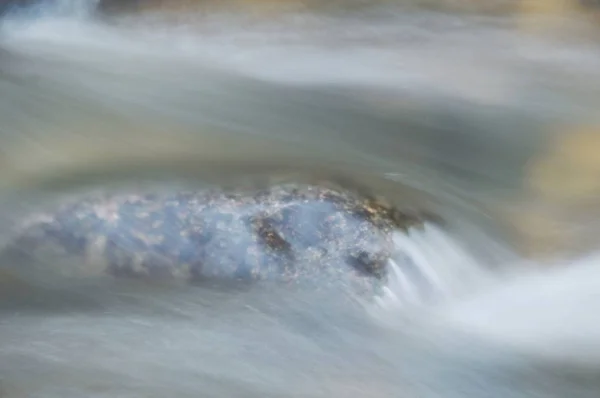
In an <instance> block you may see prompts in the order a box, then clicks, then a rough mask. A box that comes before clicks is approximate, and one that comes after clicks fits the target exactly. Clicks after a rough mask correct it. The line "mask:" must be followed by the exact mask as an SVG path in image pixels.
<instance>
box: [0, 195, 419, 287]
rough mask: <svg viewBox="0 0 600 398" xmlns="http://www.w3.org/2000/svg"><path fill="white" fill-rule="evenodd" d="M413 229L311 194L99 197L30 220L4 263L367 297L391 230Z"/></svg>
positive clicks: (345, 199)
mask: <svg viewBox="0 0 600 398" xmlns="http://www.w3.org/2000/svg"><path fill="white" fill-rule="evenodd" d="M421 222H422V221H421V220H420V219H419V217H417V216H412V215H409V214H405V213H400V212H398V211H397V210H394V209H393V208H391V207H386V206H383V205H381V204H379V203H376V202H375V201H374V200H372V199H369V198H362V197H359V196H357V195H355V194H354V193H351V192H347V191H344V190H341V189H332V188H325V187H320V186H311V185H280V186H275V187H271V188H268V189H263V190H259V191H254V192H225V191H210V190H207V191H199V192H176V193H171V194H130V195H127V194H115V195H103V196H97V197H87V198H85V199H80V200H79V201H76V202H73V203H69V204H65V205H63V206H62V207H61V208H59V209H58V210H57V211H54V212H49V213H47V214H42V215H39V216H37V217H35V219H32V220H31V221H29V222H28V223H26V225H23V226H22V227H21V228H20V229H19V230H18V231H17V234H16V236H15V238H14V239H13V240H12V241H11V242H10V243H9V245H8V246H7V247H6V249H5V250H4V252H3V255H4V256H3V258H4V261H5V262H6V261H10V263H11V266H12V267H17V269H18V268H20V267H27V266H28V264H36V266H37V267H40V266H41V267H46V268H48V267H53V266H56V267H59V268H61V269H60V271H61V272H62V273H64V272H65V270H66V272H67V273H71V272H73V273H76V272H77V273H82V272H83V274H90V275H92V274H107V275H111V276H114V277H118V278H121V277H126V278H142V279H145V278H149V279H184V280H189V281H207V280H208V281H218V280H221V281H261V280H271V281H280V282H286V283H304V284H308V285H313V286H317V287H323V286H328V285H332V284H337V285H341V286H348V285H351V286H354V287H357V288H359V289H361V290H363V291H364V290H365V289H367V290H370V291H372V289H373V288H374V287H377V286H381V285H382V284H383V283H385V280H386V278H387V264H388V261H389V259H390V256H391V254H392V251H393V250H392V246H393V244H392V239H391V234H392V231H393V230H395V229H397V228H409V227H411V226H414V225H418V224H420V223H421ZM65 258H70V259H76V261H75V263H74V264H68V263H67V262H65V261H63V259H65Z"/></svg>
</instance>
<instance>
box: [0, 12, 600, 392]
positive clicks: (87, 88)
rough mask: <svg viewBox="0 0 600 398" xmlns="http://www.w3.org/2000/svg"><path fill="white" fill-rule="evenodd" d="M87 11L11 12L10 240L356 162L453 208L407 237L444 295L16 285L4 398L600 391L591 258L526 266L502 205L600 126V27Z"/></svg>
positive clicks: (2, 71)
mask: <svg viewBox="0 0 600 398" xmlns="http://www.w3.org/2000/svg"><path fill="white" fill-rule="evenodd" d="M65 4H66V5H68V4H67V3H64V4H63V5H65ZM63 10H64V9H63ZM66 10H67V11H69V10H71V11H73V9H70V8H68V7H67V8H66ZM82 10H83V11H82ZM75 11H77V12H66V13H65V12H62V13H60V15H56V14H53V13H51V12H49V11H48V10H46V11H45V12H44V13H38V14H34V15H35V17H34V18H32V19H31V18H17V17H12V18H9V19H8V20H7V21H5V23H4V25H3V31H2V34H3V36H2V37H1V39H0V48H1V49H2V50H1V52H0V184H1V192H0V193H1V199H2V202H1V207H0V216H1V217H2V218H3V221H5V222H3V227H2V233H3V237H5V236H7V233H8V232H9V230H10V227H11V226H12V223H13V222H16V221H18V220H19V219H20V217H21V216H23V215H26V214H28V212H30V211H35V210H36V209H39V208H40V206H43V205H44V204H46V203H49V202H51V201H54V200H56V199H57V198H61V197H62V195H70V194H72V193H77V192H80V191H84V190H86V189H96V190H97V189H109V188H112V187H117V186H118V187H120V188H122V187H123V186H125V187H129V188H131V189H135V188H138V187H144V186H147V185H148V184H150V185H152V184H158V185H161V186H165V185H167V186H180V185H182V184H183V185H188V186H189V185H191V184H205V183H218V184H225V185H236V186H237V185H240V184H248V185H253V184H255V183H256V184H260V183H265V181H273V180H274V179H276V178H277V176H282V175H283V176H286V177H287V178H290V176H295V178H305V177H306V176H307V175H313V176H314V175H316V176H318V177H319V178H332V177H336V178H337V177H340V176H341V177H343V178H344V179H346V180H350V181H352V182H353V183H355V184H359V185H362V186H365V187H368V188H369V189H371V190H373V191H375V192H377V193H378V194H380V195H383V196H385V197H386V198H388V199H389V200H390V201H392V202H394V203H396V204H398V205H401V206H415V205H418V206H420V207H425V208H427V209H429V210H433V211H435V212H437V213H439V214H441V215H442V216H443V217H444V218H446V219H447V220H448V228H447V229H444V230H438V229H435V228H428V229H426V230H425V231H423V232H421V233H416V232H415V233H412V234H411V235H410V236H400V237H399V238H398V239H397V242H396V243H397V245H398V247H399V248H401V249H402V250H404V252H406V253H409V255H410V256H412V258H413V259H415V261H417V263H418V264H419V266H420V267H421V268H422V270H423V273H424V274H427V272H429V271H430V272H431V273H429V274H427V275H430V282H431V283H432V285H434V286H435V287H436V293H437V294H438V301H437V305H434V306H427V305H424V303H420V302H419V301H418V300H416V301H417V302H416V303H414V302H413V305H410V302H409V301H406V300H403V299H404V298H405V297H408V296H409V294H407V292H406V287H407V285H402V284H401V283H398V285H397V286H396V285H394V286H392V290H393V293H394V295H395V296H393V297H388V300H384V301H382V302H381V303H378V305H367V306H364V305H361V304H360V303H357V304H356V305H354V304H349V303H347V302H345V301H343V300H339V298H338V297H336V296H335V294H333V293H329V294H327V293H323V297H321V296H318V297H316V296H307V295H306V294H303V293H302V292H293V291H288V290H284V291H281V289H275V288H273V290H267V291H256V290H249V291H231V290H219V289H212V290H211V289H208V290H201V289H198V288H193V287H188V288H181V289H179V290H177V289H176V290H173V289H164V288H160V287H156V286H139V285H135V284H129V283H123V284H114V283H108V284H106V283H104V282H102V281H93V280H91V281H78V282H77V283H73V282H72V281H68V280H67V281H63V282H64V283H62V284H60V285H59V286H58V287H57V286H56V285H54V286H50V285H48V286H44V285H43V284H42V286H37V285H34V286H28V285H26V284H25V285H21V284H18V283H16V282H15V283H11V284H7V283H5V284H4V285H2V286H3V287H2V295H1V297H0V304H1V305H0V311H1V312H0V386H1V388H2V390H0V391H1V392H2V393H4V396H7V397H9V398H12V397H21V396H28V397H29V396H31V397H54V396H56V397H71V396H73V397H79V396H89V397H138V396H139V397H141V396H143V397H149V396H157V397H158V396H165V395H169V394H170V395H173V396H184V397H185V396H199V395H201V396H206V397H211V396H214V397H220V396H232V397H233V396H240V397H250V396H257V397H258V396H261V397H268V396H273V397H295V396H298V397H300V396H301V397H325V396H327V397H337V396H339V397H343V396H358V395H361V396H367V397H380V396H381V397H384V396H385V397H389V396H394V397H395V396H398V397H402V398H404V397H406V398H412V397H424V398H435V397H444V398H453V397H457V398H458V397H473V398H486V397H494V398H495V397H498V398H500V397H502V398H504V397H514V398H525V397H532V398H537V397H540V398H541V397H543V398H546V397H550V398H553V397H557V398H559V397H566V396H569V397H575V398H578V397H581V398H587V397H590V398H591V397H596V396H598V391H599V390H598V388H599V386H598V381H597V380H598V378H597V367H596V365H597V364H598V362H600V361H598V360H596V359H597V355H596V354H597V353H598V352H600V350H599V349H598V347H597V345H596V344H595V343H596V341H598V333H596V330H595V326H596V325H595V324H596V322H594V321H590V322H583V319H588V320H589V319H593V318H594V316H593V315H592V314H593V312H594V308H593V304H594V303H595V299H594V294H593V292H594V291H595V290H596V285H595V283H594V282H590V283H588V284H581V283H579V282H581V281H594V280H596V279H597V278H595V275H596V271H595V270H594V267H592V266H590V265H588V264H587V263H584V264H583V265H578V266H577V268H578V269H579V268H581V269H583V271H581V272H579V273H567V272H566V271H565V274H564V275H562V274H560V273H559V274H558V277H555V278H554V279H552V278H551V279H550V281H549V282H548V280H547V279H544V278H548V277H547V276H546V275H545V274H544V275H534V276H533V277H531V279H524V280H525V282H520V280H521V278H524V277H521V275H520V274H519V273H517V275H513V266H514V265H515V264H516V263H519V262H520V261H522V259H521V258H520V257H519V256H518V255H517V254H516V253H514V252H513V250H511V248H510V246H509V245H508V244H507V243H506V236H505V234H504V233H503V232H504V231H502V230H501V229H500V228H499V227H498V220H497V219H496V218H495V217H494V216H493V215H490V214H489V213H488V209H489V208H490V207H493V206H496V205H498V204H502V203H505V202H508V201H510V200H513V199H514V198H520V196H521V194H522V185H523V183H522V181H523V168H524V166H525V165H526V164H527V162H528V161H529V159H530V157H531V156H532V155H533V154H536V153H537V152H538V151H540V149H541V148H542V144H543V142H545V138H546V137H547V136H548V135H550V134H553V132H554V131H555V130H560V129H559V128H558V127H560V126H562V125H565V126H568V125H570V124H572V123H575V122H576V123H582V122H583V121H586V122H589V123H593V122H594V119H595V118H596V117H597V116H596V113H595V109H596V106H595V105H596V104H597V94H598V91H597V87H596V85H597V81H600V80H598V79H597V77H598V76H597V73H598V71H599V70H600V68H598V66H600V65H599V63H600V58H599V57H598V55H597V52H596V51H595V50H596V47H595V45H594V44H593V43H589V42H585V41H584V40H583V39H581V38H571V39H570V40H571V41H567V43H566V44H565V42H558V41H555V40H554V39H553V40H550V39H546V40H542V39H534V38H532V37H525V36H522V35H521V34H520V33H518V32H516V31H515V30H514V29H513V26H512V25H511V24H510V23H509V22H508V21H505V20H502V19H490V18H489V17H486V18H483V17H474V16H471V17H469V18H467V17H464V16H463V17H461V16H457V15H445V14H440V13H437V12H433V11H427V12H424V11H418V10H414V9H413V10H411V11H410V12H407V11H406V10H399V9H390V8H386V9H381V8H379V9H375V10H370V11H368V10H367V11H365V10H362V11H361V12H353V13H343V14H341V15H337V14H335V15H334V14H330V15H327V16H324V15H308V14H294V15H291V16H289V15H286V16H281V17H280V18H275V19H272V20H269V21H264V20H263V21H257V20H253V19H248V18H245V17H243V16H240V15H231V14H216V13H215V14H210V15H190V16H188V17H187V18H185V19H182V20H181V21H179V22H178V23H177V24H173V23H172V22H170V23H166V22H164V21H162V20H161V19H160V18H157V17H156V16H153V17H152V18H150V17H144V18H142V17H141V16H138V17H128V18H127V19H117V20H112V21H106V20H102V21H100V20H98V19H95V18H93V17H90V16H88V15H87V14H86V13H85V12H84V11H85V9H82V8H77V10H75ZM590 262H591V263H592V265H593V263H594V258H592V259H591V260H589V261H588V263H590ZM51 265H52V264H48V266H49V267H51ZM426 271H427V272H426ZM513 278H516V279H517V280H516V281H513V280H512V279H513ZM528 281H529V282H528ZM409 283H410V281H409ZM521 284H525V287H519V286H522V285H521ZM498 285H499V286H498ZM545 286H559V287H561V286H562V287H563V289H558V292H553V293H552V294H549V293H547V291H546V290H544V289H545ZM394 289H395V290H394ZM496 291H498V292H499V293H497V295H496V293H494V292H496ZM502 292H505V293H502ZM506 292H508V293H506ZM503 294H505V295H507V296H509V297H511V298H512V300H507V299H506V297H505V296H503ZM550 296H552V300H553V301H549V300H547V299H548V297H550ZM498 297H500V298H498ZM573 298H577V299H578V300H575V299H573ZM463 300H464V302H463ZM525 304H527V305H525ZM550 305H551V306H553V307H552V308H561V309H563V310H562V311H557V312H556V313H555V316H554V317H552V314H553V312H552V311H547V309H548V308H549V307H548V306H550ZM548 313H550V315H547V314H548ZM432 320H433V321H435V322H432ZM438 320H441V322H437V321H438ZM542 320H543V322H542ZM494 322H499V323H500V322H501V325H500V324H499V325H498V328H494ZM482 324H483V326H485V327H482ZM561 324H572V325H574V326H573V327H578V328H580V329H579V330H580V334H579V335H578V334H575V335H573V334H572V333H568V330H567V331H566V330H565V329H564V328H560V327H558V325H561ZM500 326H502V327H500ZM475 336H476V337H475ZM531 336H533V337H531ZM536 336H540V339H539V344H537V345H536V344H531V339H533V340H535V337H536ZM541 336H544V338H543V339H542V338H541ZM578 342H584V343H585V346H584V347H585V351H587V352H586V354H587V355H583V354H582V353H581V350H580V348H581V347H579V346H578V344H577V343H578ZM567 354H568V355H567ZM580 359H585V361H578V360H580ZM561 360H563V361H567V360H568V365H565V364H563V363H561ZM578 362H583V363H578Z"/></svg>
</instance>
